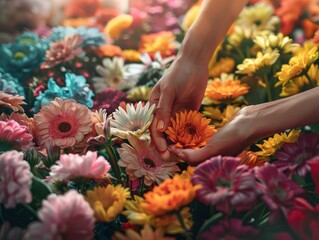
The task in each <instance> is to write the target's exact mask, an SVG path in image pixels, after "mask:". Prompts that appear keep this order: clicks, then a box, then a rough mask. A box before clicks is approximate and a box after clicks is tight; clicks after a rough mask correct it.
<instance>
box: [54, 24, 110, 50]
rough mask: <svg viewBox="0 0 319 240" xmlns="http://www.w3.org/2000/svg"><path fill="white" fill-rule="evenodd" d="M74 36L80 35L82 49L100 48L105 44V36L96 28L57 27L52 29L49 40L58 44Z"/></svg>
mask: <svg viewBox="0 0 319 240" xmlns="http://www.w3.org/2000/svg"><path fill="white" fill-rule="evenodd" d="M72 34H79V35H80V36H81V38H83V43H82V45H81V47H87V46H100V45H103V44H105V36H104V35H103V34H102V33H101V32H100V31H99V29H97V28H95V27H89V28H88V27H83V26H82V27H78V28H73V27H62V26H59V27H55V28H53V29H52V33H51V36H50V38H49V39H50V40H51V41H53V42H57V41H59V40H61V39H63V38H65V37H66V36H70V35H72Z"/></svg>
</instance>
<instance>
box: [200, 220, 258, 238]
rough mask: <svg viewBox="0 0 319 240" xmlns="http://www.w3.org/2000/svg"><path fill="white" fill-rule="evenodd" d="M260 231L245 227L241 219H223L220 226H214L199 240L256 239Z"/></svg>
mask: <svg viewBox="0 0 319 240" xmlns="http://www.w3.org/2000/svg"><path fill="white" fill-rule="evenodd" d="M258 234H259V231H258V230H256V229H254V228H253V227H251V226H243V223H242V221H241V220H240V219H235V218H233V219H222V220H221V221H220V222H219V224H218V225H217V226H216V225H213V226H212V228H211V229H210V230H209V231H207V232H204V233H203V234H201V235H199V236H198V238H197V240H215V239H216V240H218V239H227V240H240V239H245V240H248V239H255V237H256V236H257V235H258Z"/></svg>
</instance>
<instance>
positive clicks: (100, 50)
mask: <svg viewBox="0 0 319 240" xmlns="http://www.w3.org/2000/svg"><path fill="white" fill-rule="evenodd" d="M94 51H95V52H96V54H97V55H99V56H100V57H121V56H122V55H123V52H122V49H121V48H120V47H119V46H116V45H109V44H104V45H102V46H100V47H97V48H94Z"/></svg>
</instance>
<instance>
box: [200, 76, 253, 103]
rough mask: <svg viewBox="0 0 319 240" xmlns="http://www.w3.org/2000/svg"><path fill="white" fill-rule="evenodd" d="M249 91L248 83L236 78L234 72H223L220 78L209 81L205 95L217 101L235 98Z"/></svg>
mask: <svg viewBox="0 0 319 240" xmlns="http://www.w3.org/2000/svg"><path fill="white" fill-rule="evenodd" d="M248 91H249V86H248V85H247V84H246V83H241V82H240V81H239V80H236V79H234V75H233V74H222V75H221V77H220V78H215V79H214V80H210V81H208V84H207V87H206V92H205V97H208V98H210V99H213V100H215V101H218V102H219V101H225V100H226V101H227V100H234V99H236V98H238V97H240V96H242V95H244V94H246V93H248Z"/></svg>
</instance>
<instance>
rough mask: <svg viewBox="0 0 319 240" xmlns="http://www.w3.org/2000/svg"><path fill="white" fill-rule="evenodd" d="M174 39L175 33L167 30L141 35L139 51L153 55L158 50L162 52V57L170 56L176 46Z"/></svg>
mask: <svg viewBox="0 0 319 240" xmlns="http://www.w3.org/2000/svg"><path fill="white" fill-rule="evenodd" d="M174 40H175V35H174V34H173V33H172V32H169V31H162V32H158V33H151V34H146V35H143V36H142V38H141V43H140V47H139V52H146V53H149V54H151V55H153V54H155V53H156V52H158V51H159V52H160V53H161V54H162V57H165V56H170V55H172V53H173V52H174V50H175V49H176V48H177V46H176V45H175V44H174Z"/></svg>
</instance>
